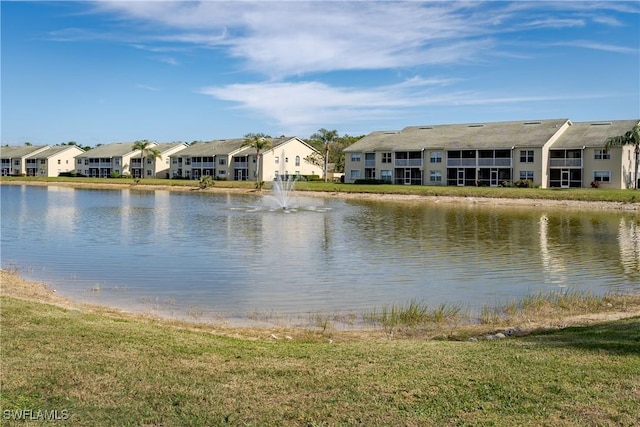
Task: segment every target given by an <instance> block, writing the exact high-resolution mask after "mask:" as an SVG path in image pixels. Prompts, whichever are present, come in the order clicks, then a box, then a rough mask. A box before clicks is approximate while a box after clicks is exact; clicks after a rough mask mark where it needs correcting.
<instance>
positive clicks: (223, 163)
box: [218, 157, 227, 175]
mask: <svg viewBox="0 0 640 427" xmlns="http://www.w3.org/2000/svg"><path fill="white" fill-rule="evenodd" d="M218 164H219V165H226V164H227V159H225V158H224V157H223V158H221V159H219V160H218ZM220 175H224V174H223V173H221V174H220Z"/></svg>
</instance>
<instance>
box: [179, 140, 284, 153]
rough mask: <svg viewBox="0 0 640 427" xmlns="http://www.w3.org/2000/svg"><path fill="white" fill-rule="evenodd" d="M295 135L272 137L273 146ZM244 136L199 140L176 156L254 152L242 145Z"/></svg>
mask: <svg viewBox="0 0 640 427" xmlns="http://www.w3.org/2000/svg"><path fill="white" fill-rule="evenodd" d="M292 138H293V137H284V138H272V139H270V142H271V145H272V147H274V148H275V147H277V146H278V145H280V144H282V143H284V142H286V141H289V140H291V139H292ZM243 143H244V138H234V139H217V140H214V141H208V142H197V143H195V144H192V145H190V146H189V147H187V148H185V149H184V150H180V151H179V152H178V153H176V154H175V156H180V157H199V156H219V155H229V154H234V155H247V154H251V153H253V152H254V149H253V148H251V147H248V146H246V147H242V144H243Z"/></svg>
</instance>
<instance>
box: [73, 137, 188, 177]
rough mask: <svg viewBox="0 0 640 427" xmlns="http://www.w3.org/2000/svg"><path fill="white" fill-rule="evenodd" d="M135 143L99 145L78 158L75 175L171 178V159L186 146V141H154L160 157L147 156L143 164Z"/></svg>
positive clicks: (154, 146)
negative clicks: (161, 142)
mask: <svg viewBox="0 0 640 427" xmlns="http://www.w3.org/2000/svg"><path fill="white" fill-rule="evenodd" d="M133 144H134V143H133V142H119V143H113V144H105V145H100V146H98V147H96V148H92V149H91V150H87V151H85V152H84V153H82V154H80V155H77V156H76V172H78V173H81V174H83V175H86V176H91V177H100V178H108V177H110V176H113V175H115V176H121V175H130V176H132V177H134V178H141V177H147V178H168V177H169V165H170V164H169V163H170V160H169V158H170V156H171V155H172V154H175V153H177V152H179V151H180V150H183V149H185V148H186V147H187V144H186V143H184V142H175V143H167V144H158V143H156V142H152V143H150V144H149V148H155V149H156V150H158V151H159V152H160V154H161V157H160V158H158V159H155V158H151V156H147V157H146V158H145V159H144V160H145V164H144V165H143V164H142V157H141V154H142V153H141V152H140V150H134V149H133Z"/></svg>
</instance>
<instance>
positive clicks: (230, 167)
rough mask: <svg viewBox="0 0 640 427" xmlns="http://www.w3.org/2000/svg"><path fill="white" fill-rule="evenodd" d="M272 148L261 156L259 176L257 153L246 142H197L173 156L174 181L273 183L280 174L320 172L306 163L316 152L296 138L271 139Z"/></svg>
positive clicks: (238, 140) (226, 140)
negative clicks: (204, 180) (206, 177)
mask: <svg viewBox="0 0 640 427" xmlns="http://www.w3.org/2000/svg"><path fill="white" fill-rule="evenodd" d="M269 142H270V145H271V147H270V148H268V149H265V150H262V151H261V152H260V160H259V162H260V167H259V174H260V176H257V169H258V168H257V167H256V165H257V161H256V151H255V149H254V148H251V147H248V146H244V145H243V144H244V139H242V138H237V139H219V140H214V141H210V142H198V143H195V144H192V145H190V146H189V147H188V148H185V149H184V150H182V151H180V152H178V153H176V154H174V155H172V156H171V169H170V175H171V177H173V178H176V177H177V178H186V179H200V178H201V177H203V176H211V177H213V178H215V179H225V180H229V181H254V180H256V179H258V180H259V181H271V180H273V179H274V178H275V177H276V175H277V174H282V175H317V174H319V172H320V168H319V167H318V166H316V165H313V164H311V163H309V162H307V161H306V160H305V158H306V157H308V156H310V155H311V154H312V153H314V152H316V150H315V149H314V148H313V147H312V146H310V145H309V144H307V143H306V142H304V141H303V140H301V139H299V138H297V137H283V138H272V139H270V140H269Z"/></svg>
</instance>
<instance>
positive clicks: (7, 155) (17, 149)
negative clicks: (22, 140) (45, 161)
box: [0, 145, 49, 159]
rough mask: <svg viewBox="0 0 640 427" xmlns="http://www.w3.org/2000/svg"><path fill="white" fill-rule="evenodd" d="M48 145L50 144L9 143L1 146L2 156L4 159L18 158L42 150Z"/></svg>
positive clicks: (0, 155)
mask: <svg viewBox="0 0 640 427" xmlns="http://www.w3.org/2000/svg"><path fill="white" fill-rule="evenodd" d="M48 147H49V146H48V145H40V146H34V145H16V146H13V145H8V146H4V147H0V157H1V158H3V159H17V158H21V157H27V156H29V155H31V154H33V153H34V152H38V151H41V150H42V149H46V148H48Z"/></svg>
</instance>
